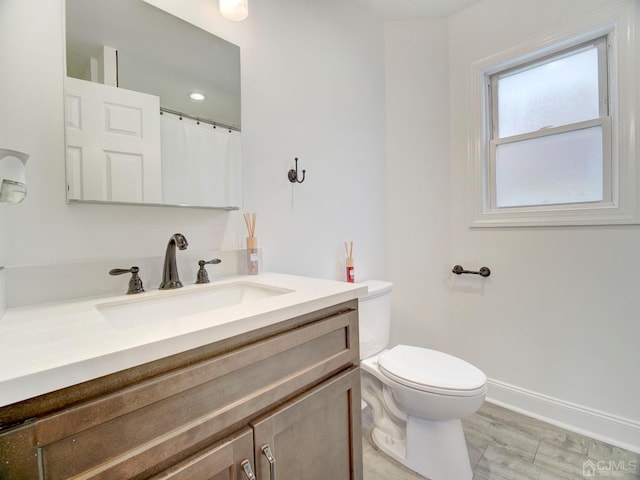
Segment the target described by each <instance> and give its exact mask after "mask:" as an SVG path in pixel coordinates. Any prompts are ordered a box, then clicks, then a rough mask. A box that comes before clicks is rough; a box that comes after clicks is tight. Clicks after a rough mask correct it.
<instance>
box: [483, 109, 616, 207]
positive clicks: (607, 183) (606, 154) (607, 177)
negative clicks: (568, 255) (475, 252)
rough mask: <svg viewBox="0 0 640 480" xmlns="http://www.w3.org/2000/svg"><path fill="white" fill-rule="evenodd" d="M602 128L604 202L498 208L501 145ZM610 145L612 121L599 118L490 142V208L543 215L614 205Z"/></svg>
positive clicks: (607, 118) (614, 190) (606, 118)
mask: <svg viewBox="0 0 640 480" xmlns="http://www.w3.org/2000/svg"><path fill="white" fill-rule="evenodd" d="M595 126H600V127H602V146H603V152H602V168H603V171H602V182H603V185H602V195H603V198H602V200H601V201H599V202H581V203H552V204H545V205H522V206H510V207H498V206H497V199H496V197H497V188H496V150H497V148H498V146H499V145H504V144H508V143H515V142H520V141H523V140H530V139H535V138H541V137H547V136H550V135H556V134H560V133H566V132H573V131H576V130H582V129H586V128H590V127H595ZM611 146H612V142H611V119H610V118H609V117H605V118H597V119H594V120H587V121H584V122H578V123H574V124H570V125H564V126H561V127H554V128H548V129H543V130H538V131H535V132H531V133H525V134H521V135H514V136H512V137H507V138H502V139H498V140H491V141H490V143H489V165H488V170H489V172H488V173H489V175H488V185H487V186H488V189H487V190H488V194H489V198H488V206H489V209H490V210H492V211H497V210H500V211H503V210H509V211H512V212H519V211H520V212H524V211H532V210H535V211H544V210H554V209H556V208H557V207H558V205H562V206H563V208H569V207H571V208H575V209H580V208H591V207H592V206H593V205H594V204H598V205H607V206H614V205H615V197H616V195H615V192H616V189H615V186H614V174H613V173H614V172H613V161H612V158H613V152H612V148H611Z"/></svg>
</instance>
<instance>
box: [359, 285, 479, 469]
mask: <svg viewBox="0 0 640 480" xmlns="http://www.w3.org/2000/svg"><path fill="white" fill-rule="evenodd" d="M362 285H366V286H367V287H368V293H367V294H366V295H365V296H362V297H360V298H359V302H358V309H359V318H360V321H359V328H360V359H361V367H362V398H363V400H364V401H365V402H366V403H367V404H368V405H369V406H370V407H371V409H372V411H373V423H374V429H373V440H374V442H375V444H376V445H377V446H378V448H380V450H382V451H383V452H384V453H386V454H387V455H389V456H391V457H392V458H394V459H395V460H397V461H399V462H400V463H402V464H404V465H406V466H407V467H409V468H410V469H412V470H414V471H416V472H418V473H419V474H421V475H424V476H425V477H428V478H430V479H431V480H470V479H471V478H472V476H473V474H472V472H471V464H470V462H469V453H468V452H467V445H466V443H465V440H464V433H463V431H462V424H461V423H460V419H461V418H464V417H466V416H469V415H472V414H473V413H475V412H476V411H477V410H478V409H479V408H480V406H481V405H482V403H483V402H484V398H485V394H486V391H487V386H486V383H487V377H486V376H485V374H484V373H483V372H482V371H481V370H479V369H478V368H476V367H474V366H473V365H471V364H469V363H467V362H465V361H464V360H461V359H459V358H456V357H454V356H451V355H447V354H446V353H442V352H437V351H435V350H429V349H426V348H420V347H412V346H408V345H398V346H395V347H393V348H391V349H387V347H388V341H389V328H390V325H391V290H392V289H393V284H392V283H389V282H382V281H376V280H371V281H368V282H362Z"/></svg>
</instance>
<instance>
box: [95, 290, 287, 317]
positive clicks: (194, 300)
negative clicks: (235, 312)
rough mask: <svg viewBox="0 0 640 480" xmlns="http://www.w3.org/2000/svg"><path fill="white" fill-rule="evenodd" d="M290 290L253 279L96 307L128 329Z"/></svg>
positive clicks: (101, 312) (105, 315)
mask: <svg viewBox="0 0 640 480" xmlns="http://www.w3.org/2000/svg"><path fill="white" fill-rule="evenodd" d="M289 292H293V290H287V289H283V288H277V287H272V286H269V285H262V284H258V283H251V282H235V283H228V284H223V285H207V286H200V285H198V286H194V287H193V288H189V289H187V290H182V289H180V290H171V291H163V292H160V293H158V294H156V295H154V296H152V297H146V296H145V294H140V295H141V297H139V298H131V299H126V300H122V301H118V302H109V303H102V304H99V305H96V308H97V309H98V311H99V312H100V314H101V315H102V316H103V317H104V318H106V319H107V320H108V321H109V322H110V323H111V324H112V325H113V326H114V327H116V328H127V327H132V326H140V325H142V324H154V323H157V322H162V321H166V320H174V319H179V318H182V317H186V316H188V315H194V314H198V313H204V312H208V311H214V310H218V309H220V308H225V307H230V306H233V305H239V304H245V303H249V302H256V301H260V300H262V299H265V298H270V297H273V296H275V295H282V294H284V293H289Z"/></svg>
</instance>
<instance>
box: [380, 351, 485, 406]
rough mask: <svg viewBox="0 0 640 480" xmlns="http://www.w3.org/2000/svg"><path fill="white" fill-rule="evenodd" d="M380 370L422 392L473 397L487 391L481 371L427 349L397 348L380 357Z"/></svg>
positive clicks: (462, 361)
mask: <svg viewBox="0 0 640 480" xmlns="http://www.w3.org/2000/svg"><path fill="white" fill-rule="evenodd" d="M378 367H379V368H380V371H381V372H382V373H383V374H384V375H386V376H387V377H389V378H391V379H392V380H394V381H396V382H398V383H400V384H401V385H405V386H407V387H410V388H414V389H416V390H420V391H423V392H430V393H437V394H441V395H452V396H459V397H470V396H474V395H478V394H480V393H484V392H485V390H486V382H487V377H486V375H485V374H484V373H483V372H482V370H480V369H478V368H476V367H474V366H473V365H471V364H470V363H467V362H465V361H464V360H462V359H460V358H457V357H454V356H452V355H448V354H446V353H443V352H438V351H436V350H429V349H427V348H420V347H414V346H409V345H397V346H395V347H393V348H392V349H390V350H387V351H385V352H383V353H381V354H380V356H379V357H378Z"/></svg>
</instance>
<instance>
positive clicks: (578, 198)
mask: <svg viewBox="0 0 640 480" xmlns="http://www.w3.org/2000/svg"><path fill="white" fill-rule="evenodd" d="M607 77H608V75H607V37H603V38H599V39H597V40H595V41H592V42H588V43H586V44H581V45H578V46H576V47H572V48H570V49H568V50H564V51H562V52H559V53H556V54H554V55H551V56H548V57H545V58H542V59H540V60H536V61H533V62H528V63H526V64H523V65H518V66H515V67H512V68H509V69H506V70H502V71H499V72H496V73H494V74H492V75H490V76H488V77H487V78H488V87H489V88H490V98H491V101H490V105H489V115H490V120H491V122H490V124H491V140H490V142H489V149H490V150H489V159H490V160H489V161H490V165H489V171H490V173H491V180H490V181H491V185H492V189H491V192H490V193H491V207H492V208H514V207H529V206H541V205H558V204H581V203H599V202H607V203H611V201H612V198H611V193H612V192H611V189H610V188H608V186H609V185H610V184H611V135H610V134H609V132H610V118H609V109H608V106H609V88H608V84H607Z"/></svg>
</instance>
